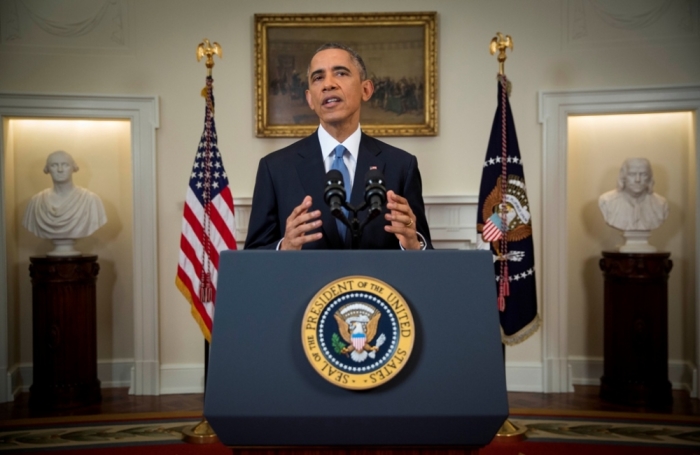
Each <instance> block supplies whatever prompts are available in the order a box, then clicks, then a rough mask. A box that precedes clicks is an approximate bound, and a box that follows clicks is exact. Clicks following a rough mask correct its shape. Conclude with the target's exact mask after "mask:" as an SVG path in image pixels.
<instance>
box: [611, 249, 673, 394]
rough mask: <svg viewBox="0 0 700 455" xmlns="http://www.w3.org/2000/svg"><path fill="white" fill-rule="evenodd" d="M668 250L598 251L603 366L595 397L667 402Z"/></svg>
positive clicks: (669, 388)
mask: <svg viewBox="0 0 700 455" xmlns="http://www.w3.org/2000/svg"><path fill="white" fill-rule="evenodd" d="M670 255H671V254H670V253H616V252H603V259H601V260H600V269H601V270H602V271H603V275H604V276H605V326H604V337H605V343H604V353H605V359H604V366H603V368H604V371H603V377H602V378H601V387H600V397H601V398H602V399H604V400H607V401H612V402H616V403H622V404H628V405H633V406H649V407H664V406H668V405H670V404H671V401H672V397H671V383H670V382H669V381H668V310H667V307H668V285H667V281H668V274H669V272H670V271H671V268H672V267H673V262H671V260H670V259H669V257H670Z"/></svg>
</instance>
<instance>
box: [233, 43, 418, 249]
mask: <svg viewBox="0 0 700 455" xmlns="http://www.w3.org/2000/svg"><path fill="white" fill-rule="evenodd" d="M308 80H309V89H308V90H307V91H306V101H307V103H308V104H309V107H310V108H311V109H312V110H313V111H314V112H315V113H316V114H317V115H318V117H319V120H320V126H319V128H318V130H317V131H316V132H315V133H314V134H312V135H311V136H308V137H306V138H304V139H302V140H300V141H298V142H296V143H294V144H292V145H290V146H288V147H286V148H283V149H281V150H278V151H276V152H273V153H271V154H269V155H267V156H266V157H264V158H263V159H261V160H260V165H259V167H258V174H257V177H256V181H255V190H254V193H253V206H252V211H251V215H250V222H249V225H248V237H247V239H246V245H245V247H246V249H252V248H268V249H280V250H299V249H302V248H304V249H345V248H350V244H351V239H350V237H351V235H350V233H349V232H345V233H343V232H342V231H343V227H342V226H338V223H337V221H336V220H335V218H334V217H333V216H332V215H331V213H330V210H329V208H328V207H327V206H326V204H325V203H324V200H323V193H324V188H325V183H326V182H325V181H324V175H325V174H326V172H327V171H328V170H329V169H341V168H342V171H343V173H345V174H346V175H348V176H349V180H350V182H346V186H349V184H350V185H351V186H352V190H351V198H350V201H349V202H350V204H351V205H353V206H358V205H360V204H361V203H362V200H363V196H364V188H363V186H364V175H365V173H366V172H367V171H368V170H370V169H373V168H376V169H377V170H379V171H381V172H382V173H383V174H384V178H385V186H386V188H387V190H388V191H387V206H386V207H385V208H384V209H383V214H384V218H385V220H386V221H388V223H381V222H380V221H379V220H373V221H371V222H370V223H369V224H368V225H367V226H366V227H365V230H364V232H363V235H362V239H361V242H360V244H359V247H360V248H361V249H399V248H403V249H407V250H409V249H410V250H419V249H425V248H432V245H431V244H430V232H429V229H428V223H427V220H426V218H425V210H424V206H423V196H422V187H421V178H420V173H419V171H418V163H417V161H416V158H415V157H414V156H413V155H410V154H408V153H406V152H404V151H403V150H400V149H397V148H396V147H392V146H391V145H389V144H386V143H384V142H381V141H379V140H377V139H374V138H372V137H370V136H367V135H366V134H364V133H362V132H361V130H360V106H361V104H362V103H363V102H365V101H368V100H369V99H370V98H371V97H372V93H373V92H374V86H373V85H372V81H371V80H369V79H367V71H366V69H365V65H364V62H363V61H362V58H361V57H360V56H359V55H358V54H357V53H356V52H355V51H353V50H352V49H350V48H348V47H346V46H343V45H340V44H335V43H329V44H325V45H323V46H321V47H320V48H319V50H318V51H316V54H315V55H314V56H313V58H312V59H311V63H310V65H309V69H308ZM336 150H339V151H336ZM341 161H342V162H341ZM345 180H348V178H347V177H346V179H345Z"/></svg>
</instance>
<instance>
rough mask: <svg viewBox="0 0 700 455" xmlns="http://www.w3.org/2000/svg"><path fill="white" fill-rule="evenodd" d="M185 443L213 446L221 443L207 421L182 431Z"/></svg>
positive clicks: (204, 420) (203, 420)
mask: <svg viewBox="0 0 700 455" xmlns="http://www.w3.org/2000/svg"><path fill="white" fill-rule="evenodd" d="M182 435H183V436H184V437H183V439H182V440H183V441H185V442H187V443H189V444H213V443H215V442H219V438H218V437H217V436H216V433H214V430H212V429H211V426H209V422H207V419H202V421H201V422H199V423H198V424H197V425H195V426H193V427H188V428H185V429H184V430H182Z"/></svg>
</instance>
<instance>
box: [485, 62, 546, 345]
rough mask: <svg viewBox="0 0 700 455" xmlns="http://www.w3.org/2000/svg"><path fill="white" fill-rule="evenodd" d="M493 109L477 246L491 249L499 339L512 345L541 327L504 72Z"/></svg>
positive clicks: (527, 210) (522, 179)
mask: <svg viewBox="0 0 700 455" xmlns="http://www.w3.org/2000/svg"><path fill="white" fill-rule="evenodd" d="M498 79H499V80H498V109H497V110H496V116H495V118H494V120H493V127H492V128H491V138H490V139H489V146H488V149H487V150H486V159H485V160H484V164H483V174H482V176H481V188H480V190H479V207H478V214H477V245H478V246H477V247H478V248H479V249H484V250H491V253H492V254H493V265H494V269H495V272H496V283H495V284H496V287H497V295H498V301H497V302H493V303H494V305H496V304H497V305H498V310H499V316H500V320H501V339H502V341H503V343H504V344H507V345H514V344H518V343H521V342H523V341H525V340H526V339H527V338H529V337H530V336H531V335H532V334H533V333H535V332H536V331H537V329H538V328H539V326H540V318H539V316H538V314H537V290H536V288H535V258H534V246H533V243H532V214H531V211H530V204H529V202H528V199H527V191H526V186H525V173H524V172H523V162H522V159H521V158H520V149H519V148H518V138H517V136H516V135H515V124H514V123H513V115H512V114H511V111H510V103H509V102H508V95H507V92H508V90H507V85H508V81H507V79H506V77H505V76H499V78H498Z"/></svg>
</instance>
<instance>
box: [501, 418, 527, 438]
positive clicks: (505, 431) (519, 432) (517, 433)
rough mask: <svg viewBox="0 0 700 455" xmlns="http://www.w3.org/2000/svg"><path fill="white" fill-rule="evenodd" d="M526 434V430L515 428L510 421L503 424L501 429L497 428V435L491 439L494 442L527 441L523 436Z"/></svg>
mask: <svg viewBox="0 0 700 455" xmlns="http://www.w3.org/2000/svg"><path fill="white" fill-rule="evenodd" d="M525 433H527V428H520V427H518V426H516V425H515V424H514V423H513V422H511V421H510V420H507V419H506V421H505V422H503V425H501V428H499V430H498V433H496V436H495V437H494V438H493V441H494V442H521V441H524V440H525V439H527V437H526V436H525Z"/></svg>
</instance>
